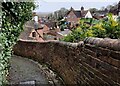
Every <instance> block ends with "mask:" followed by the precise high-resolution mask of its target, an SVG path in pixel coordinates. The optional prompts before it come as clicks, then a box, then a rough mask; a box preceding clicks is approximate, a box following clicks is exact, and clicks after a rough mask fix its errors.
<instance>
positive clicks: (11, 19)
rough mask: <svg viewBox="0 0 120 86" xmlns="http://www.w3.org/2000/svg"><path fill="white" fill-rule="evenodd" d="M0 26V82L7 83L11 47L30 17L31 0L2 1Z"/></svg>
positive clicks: (32, 8)
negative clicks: (22, 0)
mask: <svg viewBox="0 0 120 86" xmlns="http://www.w3.org/2000/svg"><path fill="white" fill-rule="evenodd" d="M1 6H2V28H1V30H0V48H1V51H0V65H1V66H0V84H2V85H4V84H5V83H7V80H6V77H7V75H8V68H9V67H8V65H9V59H10V58H11V55H12V47H13V45H14V44H15V43H16V41H17V40H18V36H19V35H20V33H21V31H22V30H23V25H24V24H25V22H26V21H28V20H30V19H32V10H34V9H35V7H36V6H35V4H34V3H33V2H2V5H1Z"/></svg>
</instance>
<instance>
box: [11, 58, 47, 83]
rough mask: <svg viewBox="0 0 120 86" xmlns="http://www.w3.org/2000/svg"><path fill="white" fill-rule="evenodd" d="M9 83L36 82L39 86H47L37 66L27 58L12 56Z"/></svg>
mask: <svg viewBox="0 0 120 86" xmlns="http://www.w3.org/2000/svg"><path fill="white" fill-rule="evenodd" d="M10 66H11V67H10V71H9V73H10V77H9V78H10V83H20V82H24V81H36V82H37V83H40V84H48V80H47V79H46V78H45V76H44V74H43V73H42V71H41V69H40V68H39V66H38V64H37V63H35V62H34V61H32V60H29V59H27V58H22V57H20V56H13V57H12V58H11V60H10Z"/></svg>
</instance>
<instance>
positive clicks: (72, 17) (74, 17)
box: [65, 7, 92, 25]
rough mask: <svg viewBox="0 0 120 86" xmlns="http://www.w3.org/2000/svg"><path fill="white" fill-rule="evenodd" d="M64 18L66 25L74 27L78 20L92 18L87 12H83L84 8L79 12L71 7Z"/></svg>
mask: <svg viewBox="0 0 120 86" xmlns="http://www.w3.org/2000/svg"><path fill="white" fill-rule="evenodd" d="M65 18H66V21H67V22H68V23H71V24H73V25H75V24H77V23H78V21H79V19H80V18H92V14H91V12H90V11H89V10H84V7H81V10H74V9H73V8H72V7H71V8H70V11H68V12H67V14H66V15H65Z"/></svg>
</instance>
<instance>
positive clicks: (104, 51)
mask: <svg viewBox="0 0 120 86" xmlns="http://www.w3.org/2000/svg"><path fill="white" fill-rule="evenodd" d="M23 46H24V47H23ZM13 50H14V54H16V55H20V56H24V57H27V58H32V59H34V60H36V61H38V62H42V63H45V64H48V65H49V67H51V68H52V69H53V70H55V71H56V72H57V73H58V74H59V75H60V76H61V77H62V78H63V80H64V82H65V83H66V84H67V85H68V86H69V85H70V84H77V85H81V86H82V85H88V86H89V85H91V86H94V85H95V86H99V85H106V86H109V85H111V86H114V85H115V84H117V85H120V40H115V39H113V40H112V39H100V38H87V39H85V40H84V44H83V43H66V42H57V41H51V42H44V43H39V42H34V41H18V42H17V44H16V45H15V46H14V48H13Z"/></svg>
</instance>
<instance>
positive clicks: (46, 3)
mask: <svg viewBox="0 0 120 86" xmlns="http://www.w3.org/2000/svg"><path fill="white" fill-rule="evenodd" d="M118 2H119V0H35V3H36V5H38V7H37V8H36V9H35V10H34V12H54V11H56V10H59V9H60V8H62V7H64V8H66V9H70V7H73V8H74V9H75V10H80V8H81V6H83V7H84V9H89V8H97V9H100V8H101V7H106V6H108V5H114V4H115V3H118Z"/></svg>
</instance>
